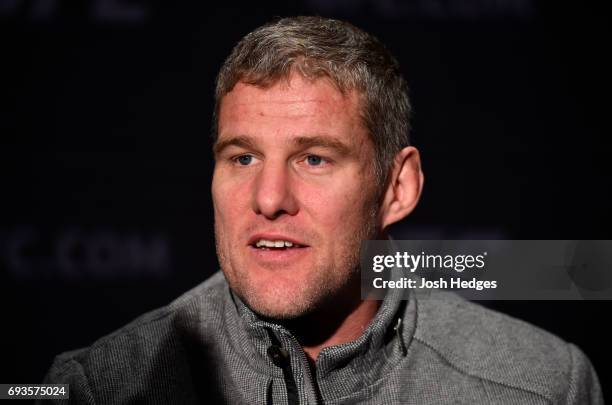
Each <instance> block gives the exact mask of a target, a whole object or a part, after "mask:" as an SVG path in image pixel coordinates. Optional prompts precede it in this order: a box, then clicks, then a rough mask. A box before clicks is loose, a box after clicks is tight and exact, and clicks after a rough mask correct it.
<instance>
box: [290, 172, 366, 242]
mask: <svg viewBox="0 0 612 405" xmlns="http://www.w3.org/2000/svg"><path fill="white" fill-rule="evenodd" d="M361 186H363V185H362V184H361V183H357V182H350V181H338V182H335V183H334V184H328V185H326V186H325V187H304V186H302V190H303V191H304V192H303V193H302V198H301V201H302V202H303V204H302V205H303V208H305V209H306V210H307V211H308V212H309V216H310V217H312V218H313V219H314V220H315V221H314V223H316V224H319V225H320V226H322V227H323V228H325V229H326V230H327V231H328V232H330V234H334V235H336V236H340V235H341V234H343V233H344V232H347V231H349V230H350V232H352V231H353V230H354V229H356V228H360V227H361V226H362V225H363V221H364V220H365V217H364V215H365V214H366V212H367V208H368V207H369V205H368V203H369V201H371V198H368V196H367V195H366V194H365V192H364V189H363V187H361Z"/></svg>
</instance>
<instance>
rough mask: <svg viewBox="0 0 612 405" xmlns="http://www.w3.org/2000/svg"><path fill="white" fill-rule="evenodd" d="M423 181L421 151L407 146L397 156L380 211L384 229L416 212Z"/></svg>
mask: <svg viewBox="0 0 612 405" xmlns="http://www.w3.org/2000/svg"><path fill="white" fill-rule="evenodd" d="M423 181H424V176H423V172H422V170H421V158H420V155H419V151H418V150H417V149H416V148H415V147H413V146H407V147H405V148H404V149H402V150H401V151H400V152H399V153H398V154H397V155H396V156H395V159H394V161H393V167H392V168H391V172H390V173H389V178H388V182H387V186H386V190H385V191H384V198H383V201H382V206H381V210H380V214H381V218H380V221H381V225H382V229H386V228H387V227H388V226H389V225H391V224H393V223H395V222H398V221H401V220H402V219H404V218H405V217H406V216H408V214H410V213H411V212H412V210H414V208H415V207H416V205H417V203H418V201H419V198H420V196H421V191H422V189H423Z"/></svg>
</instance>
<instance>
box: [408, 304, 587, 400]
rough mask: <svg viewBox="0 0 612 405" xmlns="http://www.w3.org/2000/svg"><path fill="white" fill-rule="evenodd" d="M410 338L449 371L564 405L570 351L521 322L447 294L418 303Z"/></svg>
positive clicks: (575, 353) (577, 357) (574, 361)
mask: <svg viewBox="0 0 612 405" xmlns="http://www.w3.org/2000/svg"><path fill="white" fill-rule="evenodd" d="M418 307H419V309H418V320H417V328H416V330H415V335H414V338H415V339H416V340H417V341H419V342H420V343H421V344H423V345H425V346H427V347H429V349H431V350H433V351H434V352H436V354H437V355H438V356H439V357H440V358H441V359H442V360H443V361H444V362H446V363H448V364H449V365H450V366H452V367H453V368H455V369H458V370H459V371H461V372H462V373H464V374H468V375H470V376H472V377H476V378H479V379H481V380H483V381H485V382H488V383H490V384H494V385H502V386H505V387H507V388H511V389H512V388H513V389H518V390H522V391H527V392H530V393H532V394H534V395H537V396H539V397H541V398H543V399H545V400H547V401H550V402H553V403H557V402H564V401H565V398H567V395H568V394H567V392H568V385H569V384H570V382H571V380H572V379H575V378H576V376H573V375H572V374H573V373H575V372H576V371H575V369H576V367H577V366H578V365H579V364H578V363H584V362H586V365H585V367H586V368H589V367H590V364H589V362H588V359H587V358H586V357H585V356H584V354H582V352H581V351H580V349H578V348H577V347H576V346H574V345H571V344H568V343H566V342H565V341H563V340H561V339H560V338H558V337H556V336H554V335H553V334H551V333H549V332H546V331H544V330H543V329H540V328H538V327H536V326H533V325H530V324H528V323H526V322H524V321H521V320H519V319H516V318H513V317H511V316H508V315H505V314H502V313H500V312H497V311H494V310H491V309H488V308H485V307H483V306H481V305H479V304H476V303H473V302H470V301H467V300H465V299H463V298H461V297H459V296H457V295H455V294H452V293H441V294H439V295H438V294H435V295H434V296H431V297H428V298H424V299H419V301H418Z"/></svg>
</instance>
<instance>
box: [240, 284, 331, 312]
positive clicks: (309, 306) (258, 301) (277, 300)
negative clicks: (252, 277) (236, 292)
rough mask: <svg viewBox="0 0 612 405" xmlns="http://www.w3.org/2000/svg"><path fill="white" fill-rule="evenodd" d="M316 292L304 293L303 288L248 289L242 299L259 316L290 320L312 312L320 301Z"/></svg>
mask: <svg viewBox="0 0 612 405" xmlns="http://www.w3.org/2000/svg"><path fill="white" fill-rule="evenodd" d="M317 295H318V294H316V292H315V294H305V291H304V290H303V289H300V290H299V291H292V290H291V289H282V288H279V289H268V290H267V291H265V292H264V291H261V292H255V291H250V292H249V293H247V294H246V295H245V296H244V297H243V301H244V302H245V303H246V304H247V305H248V306H249V308H251V310H253V311H254V312H255V313H257V314H258V315H260V316H263V317H265V318H270V319H277V320H290V319H295V318H299V317H302V316H304V315H307V314H309V313H311V312H313V311H314V310H315V309H316V308H317V303H319V302H321V301H322V300H321V298H320V297H318V296H317Z"/></svg>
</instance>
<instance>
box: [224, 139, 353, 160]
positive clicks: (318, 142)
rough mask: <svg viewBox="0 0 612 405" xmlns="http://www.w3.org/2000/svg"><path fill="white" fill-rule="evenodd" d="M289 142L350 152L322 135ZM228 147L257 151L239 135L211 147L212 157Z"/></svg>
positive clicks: (347, 147)
mask: <svg viewBox="0 0 612 405" xmlns="http://www.w3.org/2000/svg"><path fill="white" fill-rule="evenodd" d="M290 142H291V143H292V144H295V145H297V146H300V147H301V148H312V147H321V148H328V149H334V150H335V151H336V152H338V153H339V154H341V155H350V154H351V152H352V151H351V148H350V147H349V146H348V145H346V144H345V143H344V142H341V141H339V140H337V139H334V138H331V137H328V136H323V135H315V136H298V137H295V138H293V139H291V141H290ZM229 146H238V147H241V148H245V149H257V145H256V142H255V141H254V140H253V138H251V137H249V136H244V135H240V136H234V137H231V138H229V139H225V140H222V141H218V142H217V143H216V144H215V145H214V146H213V153H214V155H215V156H217V155H219V154H220V153H221V152H222V151H223V150H224V149H225V148H227V147H229Z"/></svg>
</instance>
